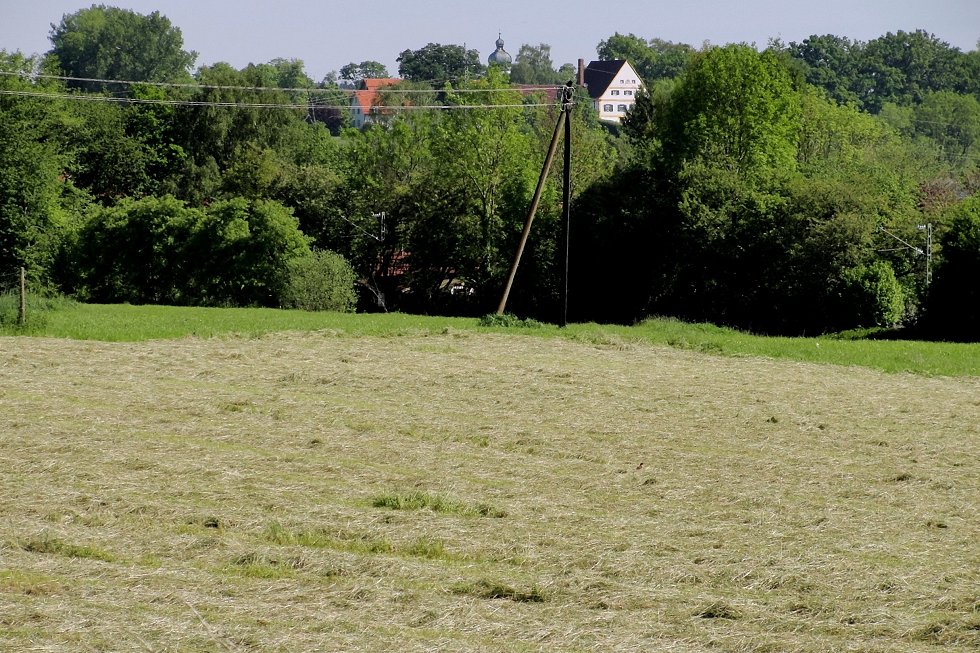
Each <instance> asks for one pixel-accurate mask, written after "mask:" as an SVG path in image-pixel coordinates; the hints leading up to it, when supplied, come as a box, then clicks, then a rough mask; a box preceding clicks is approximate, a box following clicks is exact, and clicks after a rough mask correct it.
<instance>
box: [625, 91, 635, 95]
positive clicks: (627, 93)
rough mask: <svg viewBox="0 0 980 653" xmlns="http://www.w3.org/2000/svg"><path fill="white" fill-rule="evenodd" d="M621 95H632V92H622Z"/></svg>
mask: <svg viewBox="0 0 980 653" xmlns="http://www.w3.org/2000/svg"><path fill="white" fill-rule="evenodd" d="M623 95H633V91H623Z"/></svg>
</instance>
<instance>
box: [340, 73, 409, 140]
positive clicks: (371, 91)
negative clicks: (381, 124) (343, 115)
mask: <svg viewBox="0 0 980 653" xmlns="http://www.w3.org/2000/svg"><path fill="white" fill-rule="evenodd" d="M400 81H402V80H400V79H398V78H397V77H386V78H371V79H362V80H361V82H360V83H359V84H358V86H357V90H356V91H354V93H353V94H352V95H351V99H350V107H351V122H352V123H353V125H354V127H356V128H358V129H362V128H363V127H364V126H365V125H367V124H368V123H371V122H375V121H376V120H377V119H378V118H379V116H380V115H381V112H380V111H379V109H378V104H379V99H380V98H381V89H384V88H387V87H388V86H394V85H395V84H397V83H398V82H400Z"/></svg>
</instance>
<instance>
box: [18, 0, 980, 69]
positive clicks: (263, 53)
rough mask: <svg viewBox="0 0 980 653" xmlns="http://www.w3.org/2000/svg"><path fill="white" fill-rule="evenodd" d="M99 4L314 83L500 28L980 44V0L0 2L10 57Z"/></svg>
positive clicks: (579, 40) (588, 37)
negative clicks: (163, 20)
mask: <svg viewBox="0 0 980 653" xmlns="http://www.w3.org/2000/svg"><path fill="white" fill-rule="evenodd" d="M92 4H106V5H111V6H116V7H122V8H127V9H132V10H134V11H137V12H139V13H144V14H146V13H150V12H152V11H154V10H157V11H160V12H161V13H162V14H164V15H165V16H167V17H168V18H170V20H171V22H173V23H174V24H175V25H176V26H177V27H179V28H180V29H181V31H182V32H183V35H184V44H185V48H186V49H189V50H196V51H197V52H198V53H199V55H200V56H199V57H198V61H197V63H198V65H204V64H211V63H215V62H217V61H227V62H229V63H231V64H233V65H234V66H236V67H239V68H240V67H243V66H245V65H246V64H248V63H252V62H254V63H262V62H267V61H270V60H271V59H274V58H277V57H282V58H286V59H302V60H303V62H304V63H305V64H306V71H307V73H308V74H309V75H310V76H311V77H312V78H314V80H316V81H319V80H320V79H322V78H323V76H324V75H325V74H326V73H327V72H329V71H331V70H337V69H339V68H340V67H341V66H343V65H344V64H346V63H349V62H351V61H354V62H360V61H364V60H375V61H380V62H381V63H383V64H385V65H386V66H387V67H388V69H389V70H390V72H391V73H392V74H397V68H398V65H397V63H396V62H395V59H396V58H397V56H398V53H399V52H401V51H402V50H405V49H412V50H415V49H418V48H421V47H423V46H424V45H426V44H427V43H430V42H432V43H443V44H449V43H454V44H463V43H465V44H466V46H467V47H468V48H474V49H476V50H479V51H480V53H481V56H482V58H483V59H484V60H486V57H487V56H488V55H489V54H490V53H491V52H492V51H493V48H494V45H493V43H494V41H495V40H496V39H497V32H498V31H499V32H502V34H503V38H504V41H505V42H506V46H505V47H506V49H507V50H508V51H509V52H510V53H511V54H517V51H518V49H520V46H521V44H522V43H531V44H535V45H536V44H538V43H547V44H549V45H551V52H552V59H553V60H554V62H555V65H556V66H558V65H561V64H562V63H574V62H575V61H577V60H578V59H579V58H580V57H581V58H583V59H586V60H590V59H593V58H595V54H596V45H597V44H598V43H599V41H601V40H603V39H605V38H607V37H609V36H611V35H612V34H614V33H615V32H620V33H630V32H632V33H634V34H636V35H637V36H641V37H644V38H653V37H658V38H662V39H665V40H669V41H675V42H683V43H689V44H691V45H694V46H700V45H701V44H702V43H704V42H705V41H709V42H711V43H714V44H724V43H731V42H743V41H744V42H748V43H756V44H757V45H758V46H760V47H763V46H765V44H766V42H767V41H768V40H769V39H770V38H771V37H779V38H781V39H783V41H786V42H790V41H801V40H802V39H804V38H806V37H808V36H810V35H811V34H836V35H838V36H846V37H849V38H852V39H859V40H862V41H867V40H869V39H872V38H875V37H877V36H881V35H882V34H885V33H886V32H895V31H897V30H906V31H911V30H914V29H920V28H921V29H925V30H927V31H929V32H932V33H933V34H935V35H936V36H938V37H939V38H941V39H942V40H944V41H947V42H949V43H950V44H952V45H954V46H956V47H959V48H960V49H962V50H964V51H967V50H975V49H976V48H977V40H978V39H980V0H812V1H808V2H800V1H797V0H671V1H666V0H619V1H618V2H617V1H616V0H607V1H606V2H602V3H600V2H597V1H596V0H561V1H558V0H484V1H479V2H470V1H468V0H407V1H406V0H394V1H392V0H373V1H367V2H356V1H355V2H350V1H348V2H340V1H328V0H268V1H265V0H263V1H259V0H118V1H117V2H113V1H111V0H96V1H95V2H93V1H87V2H86V1H82V0H68V1H65V0H0V49H5V50H7V51H14V50H20V51H21V52H23V53H25V54H33V53H42V52H45V51H47V50H48V49H49V48H50V42H49V41H48V33H49V31H50V25H51V23H58V22H60V20H61V17H62V16H63V15H64V14H66V13H73V12H75V11H77V10H79V9H82V8H85V7H88V6H91V5H92Z"/></svg>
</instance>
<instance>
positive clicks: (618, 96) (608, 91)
mask: <svg viewBox="0 0 980 653" xmlns="http://www.w3.org/2000/svg"><path fill="white" fill-rule="evenodd" d="M585 85H586V88H587V89H588V91H589V97H591V98H592V106H593V108H594V109H595V111H596V113H598V114H599V120H603V121H606V122H615V123H619V122H622V120H623V118H624V117H625V116H626V112H627V111H629V110H630V109H631V108H632V107H633V104H634V103H635V102H636V95H637V93H638V92H639V91H641V90H642V89H643V88H644V87H643V81H642V80H641V79H640V76H639V75H637V74H636V71H635V70H634V69H633V66H631V65H630V62H628V61H626V60H625V59H611V60H609V61H593V62H591V63H589V65H588V67H586V69H585Z"/></svg>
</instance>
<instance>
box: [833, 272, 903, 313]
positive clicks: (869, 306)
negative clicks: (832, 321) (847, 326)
mask: <svg viewBox="0 0 980 653" xmlns="http://www.w3.org/2000/svg"><path fill="white" fill-rule="evenodd" d="M841 281H842V284H843V290H842V293H841V294H842V299H843V310H844V312H845V314H849V315H850V317H851V318H852V320H853V324H852V325H851V326H881V327H891V326H895V325H897V324H898V323H899V322H901V321H902V318H903V317H904V316H905V290H904V289H903V288H902V284H900V283H899V282H898V279H897V278H895V271H894V270H893V269H892V266H891V265H889V264H888V263H886V262H884V261H875V262H874V263H871V264H870V265H861V266H858V267H856V268H850V269H848V270H845V271H844V274H843V275H842V279H841Z"/></svg>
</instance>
